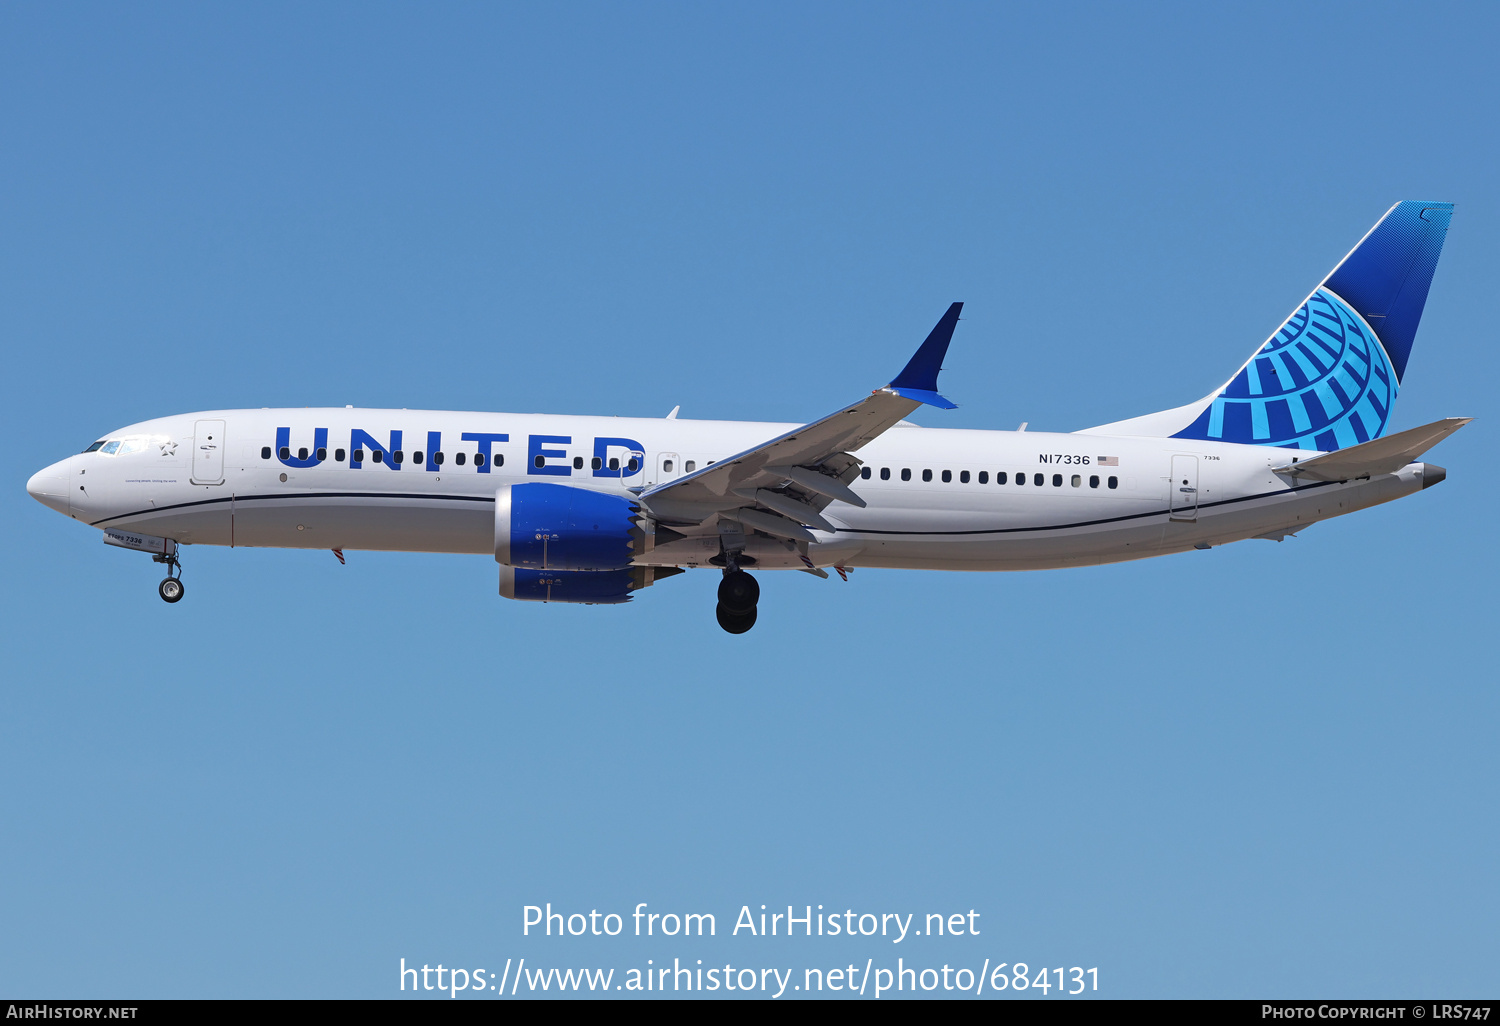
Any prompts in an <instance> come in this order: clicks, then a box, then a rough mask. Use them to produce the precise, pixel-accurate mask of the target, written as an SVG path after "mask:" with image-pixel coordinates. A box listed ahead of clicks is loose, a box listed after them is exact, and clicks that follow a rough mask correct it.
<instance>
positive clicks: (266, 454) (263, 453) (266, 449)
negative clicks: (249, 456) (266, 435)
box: [260, 445, 271, 460]
mask: <svg viewBox="0 0 1500 1026" xmlns="http://www.w3.org/2000/svg"><path fill="white" fill-rule="evenodd" d="M260 458H261V459H263V460H268V459H270V458H271V447H270V446H269V445H263V446H261V447H260Z"/></svg>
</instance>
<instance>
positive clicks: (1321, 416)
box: [1085, 201, 1453, 452]
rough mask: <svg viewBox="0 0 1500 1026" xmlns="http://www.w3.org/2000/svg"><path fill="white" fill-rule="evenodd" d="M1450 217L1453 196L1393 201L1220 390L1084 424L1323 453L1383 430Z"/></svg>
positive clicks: (1104, 431) (1101, 429)
mask: <svg viewBox="0 0 1500 1026" xmlns="http://www.w3.org/2000/svg"><path fill="white" fill-rule="evenodd" d="M1452 215H1453V204H1451V203H1422V202H1416V201H1406V202H1403V203H1397V204H1396V205H1395V206H1394V207H1392V208H1391V209H1390V210H1388V211H1386V215H1385V216H1384V217H1383V218H1381V219H1380V221H1379V223H1378V224H1376V225H1375V227H1374V228H1372V229H1370V231H1369V233H1368V234H1367V235H1366V236H1365V237H1364V238H1363V239H1361V240H1360V242H1359V245H1357V246H1355V247H1354V249H1353V250H1351V251H1350V253H1349V255H1348V256H1346V257H1344V259H1343V260H1342V261H1340V262H1339V265H1338V266H1337V267H1335V268H1334V269H1333V271H1332V273H1330V274H1329V275H1328V277H1327V278H1325V279H1324V280H1323V282H1322V284H1320V285H1319V286H1318V287H1317V288H1316V289H1314V290H1313V293H1312V295H1310V296H1308V297H1307V299H1306V300H1304V301H1303V303H1302V304H1301V305H1300V306H1299V307H1297V309H1296V310H1295V311H1294V312H1293V313H1292V315H1291V316H1290V317H1288V318H1287V319H1286V322H1285V323H1284V324H1282V326H1281V327H1280V328H1278V329H1277V330H1276V332H1275V334H1273V335H1272V336H1271V337H1270V338H1269V339H1267V340H1266V342H1265V344H1264V345H1262V346H1261V347H1260V348H1259V349H1258V350H1256V352H1255V354H1254V355H1252V356H1251V357H1250V359H1249V360H1248V361H1246V363H1245V365H1244V366H1243V367H1241V368H1240V369H1239V371H1238V372H1237V373H1236V374H1235V375H1234V377H1232V378H1230V379H1229V381H1228V382H1226V383H1225V385H1224V386H1223V387H1222V388H1220V389H1218V390H1217V391H1215V392H1213V393H1211V394H1209V395H1207V396H1204V397H1203V398H1202V399H1200V400H1198V401H1197V402H1196V403H1190V404H1189V405H1187V406H1181V407H1178V408H1177V409H1174V410H1164V411H1162V412H1161V413H1153V414H1148V415H1147V416H1144V417H1136V418H1134V419H1132V420H1126V421H1120V422H1118V423H1115V424H1105V425H1102V426H1100V427H1096V428H1089V429H1088V431H1087V432H1085V433H1089V434H1120V435H1157V436H1170V437H1173V438H1195V439H1203V440H1207V441H1223V442H1241V443H1249V444H1256V445H1275V446H1282V447H1285V448H1290V449H1309V450H1317V451H1321V452H1332V451H1334V450H1337V449H1343V448H1347V447H1349V446H1351V445H1358V444H1359V443H1361V442H1367V441H1369V440H1370V439H1372V438H1379V437H1380V436H1381V435H1382V434H1383V433H1384V432H1385V429H1386V425H1387V424H1388V423H1389V421H1390V413H1391V406H1392V404H1393V403H1394V402H1395V399H1396V392H1397V391H1398V389H1399V388H1400V384H1401V379H1402V378H1403V377H1404V376H1405V374H1406V365H1407V361H1408V360H1409V359H1410V357H1411V348H1412V343H1413V341H1414V340H1415V338H1416V333H1417V324H1418V323H1419V322H1420V321H1421V319H1422V308H1423V307H1424V306H1425V305H1426V303H1427V291H1428V289H1429V287H1430V286H1431V285H1432V275H1433V272H1434V270H1436V268H1437V261H1438V257H1439V255H1441V253H1442V250H1443V240H1444V239H1445V238H1446V236H1447V232H1448V221H1449V219H1450V218H1451V217H1452Z"/></svg>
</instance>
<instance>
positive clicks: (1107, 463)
mask: <svg viewBox="0 0 1500 1026" xmlns="http://www.w3.org/2000/svg"><path fill="white" fill-rule="evenodd" d="M1094 462H1095V463H1097V464H1099V466H1101V467H1118V466H1119V465H1120V457H1118V456H1095V457H1094Z"/></svg>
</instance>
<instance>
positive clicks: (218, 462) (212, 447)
mask: <svg viewBox="0 0 1500 1026" xmlns="http://www.w3.org/2000/svg"><path fill="white" fill-rule="evenodd" d="M223 483H224V422H223V421H222V420H200V421H198V422H197V423H196V424H194V425H193V484H201V485H213V484H223Z"/></svg>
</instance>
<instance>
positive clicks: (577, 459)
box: [573, 456, 583, 470]
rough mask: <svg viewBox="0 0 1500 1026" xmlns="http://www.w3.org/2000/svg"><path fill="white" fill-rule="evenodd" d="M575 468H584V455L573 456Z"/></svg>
mask: <svg viewBox="0 0 1500 1026" xmlns="http://www.w3.org/2000/svg"><path fill="white" fill-rule="evenodd" d="M573 469H574V470H582V469H583V457H582V456H574V457H573Z"/></svg>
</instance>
